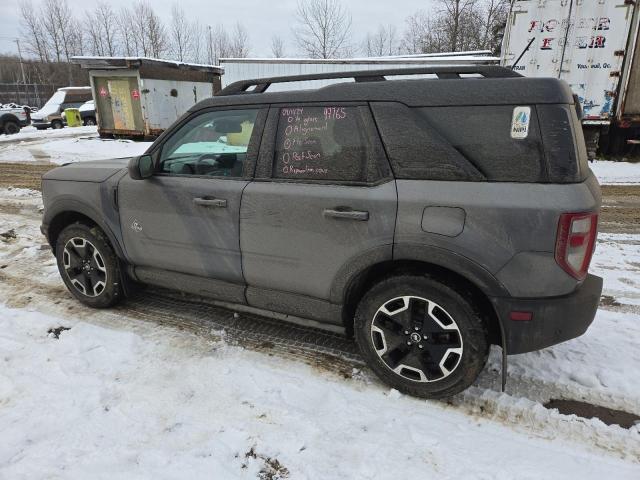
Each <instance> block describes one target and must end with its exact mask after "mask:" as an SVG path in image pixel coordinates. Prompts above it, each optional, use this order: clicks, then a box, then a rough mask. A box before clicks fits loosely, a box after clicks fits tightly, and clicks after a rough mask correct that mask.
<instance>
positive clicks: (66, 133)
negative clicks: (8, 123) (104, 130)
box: [0, 126, 98, 145]
mask: <svg viewBox="0 0 640 480" xmlns="http://www.w3.org/2000/svg"><path fill="white" fill-rule="evenodd" d="M95 133H98V127H95V126H93V127H74V128H71V127H65V128H62V129H59V130H54V129H52V128H48V129H46V130H38V129H37V128H35V127H31V126H29V127H24V128H22V129H21V130H20V132H19V133H16V134H14V135H0V145H3V144H8V143H15V142H18V143H20V142H27V141H34V140H38V141H50V140H53V139H56V140H57V139H60V138H65V137H77V136H79V135H91V134H95Z"/></svg>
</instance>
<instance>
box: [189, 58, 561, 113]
mask: <svg viewBox="0 0 640 480" xmlns="http://www.w3.org/2000/svg"><path fill="white" fill-rule="evenodd" d="M423 73H424V74H432V73H433V74H435V75H437V76H438V78H426V79H425V78H422V79H409V80H405V79H402V80H385V78H384V76H392V75H408V74H423ZM472 73H478V74H479V75H480V76H481V78H465V76H464V75H465V74H472ZM339 78H353V79H355V80H356V81H355V82H353V81H345V82H344V83H335V84H331V85H328V86H325V87H322V88H317V89H312V90H292V91H285V92H267V91H265V90H266V89H267V88H268V87H269V86H270V85H272V84H273V83H284V82H297V81H305V80H322V79H339ZM251 86H253V87H254V90H253V91H248V89H249V88H250V87H251ZM255 92H257V93H255ZM372 101H377V102H385V101H394V102H401V103H404V104H406V105H408V106H412V107H413V106H416V107H418V106H455V105H517V104H541V103H554V104H561V103H565V104H572V103H573V94H572V92H571V89H570V87H569V86H568V85H567V84H566V82H564V81H563V80H558V79H555V78H527V77H522V76H520V75H518V74H517V73H515V72H513V71H511V70H510V69H506V68H503V67H496V66H478V67H430V68H419V69H395V70H375V71H358V72H335V73H324V74H313V75H298V76H290V77H275V78H263V79H255V80H246V81H241V82H236V83H234V84H231V85H229V86H228V87H226V88H225V89H223V90H222V91H221V92H219V93H218V94H217V95H215V96H214V97H211V98H208V99H206V100H203V101H201V102H199V103H198V104H196V105H194V106H193V107H192V108H191V109H190V110H191V111H194V110H200V109H203V108H209V107H217V106H236V105H260V104H293V103H303V102H372Z"/></svg>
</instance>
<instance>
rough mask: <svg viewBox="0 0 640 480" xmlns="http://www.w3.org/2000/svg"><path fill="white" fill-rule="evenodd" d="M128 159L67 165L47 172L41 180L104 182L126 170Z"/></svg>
mask: <svg viewBox="0 0 640 480" xmlns="http://www.w3.org/2000/svg"><path fill="white" fill-rule="evenodd" d="M127 163H129V158H114V159H112V160H94V161H91V162H77V163H68V164H66V165H63V166H62V167H58V168H54V169H53V170H49V171H48V172H47V173H45V174H44V175H43V176H42V179H43V180H67V181H72V182H104V181H105V180H106V179H107V178H109V177H111V176H112V175H114V174H116V173H118V172H119V171H121V170H124V169H125V168H127Z"/></svg>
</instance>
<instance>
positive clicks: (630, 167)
mask: <svg viewBox="0 0 640 480" xmlns="http://www.w3.org/2000/svg"><path fill="white" fill-rule="evenodd" d="M589 166H590V167H591V170H593V173H595V175H596V177H598V181H599V182H600V184H601V185H632V184H640V162H637V163H630V162H614V161H609V160H595V161H593V162H591V163H589Z"/></svg>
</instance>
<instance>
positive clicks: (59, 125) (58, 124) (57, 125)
mask: <svg viewBox="0 0 640 480" xmlns="http://www.w3.org/2000/svg"><path fill="white" fill-rule="evenodd" d="M62 127H64V125H63V124H62V121H61V120H54V121H53V122H51V128H53V129H54V130H59V129H61V128H62Z"/></svg>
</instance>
